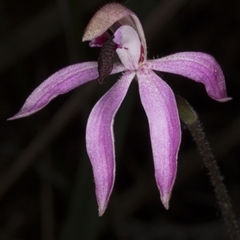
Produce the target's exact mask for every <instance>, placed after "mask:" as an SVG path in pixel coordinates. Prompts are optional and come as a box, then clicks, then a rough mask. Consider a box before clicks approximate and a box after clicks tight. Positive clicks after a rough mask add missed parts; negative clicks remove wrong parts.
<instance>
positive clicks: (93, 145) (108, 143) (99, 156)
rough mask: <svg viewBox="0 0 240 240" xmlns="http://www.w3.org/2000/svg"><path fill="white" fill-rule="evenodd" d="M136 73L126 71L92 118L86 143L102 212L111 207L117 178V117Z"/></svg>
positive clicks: (93, 110)
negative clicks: (115, 146)
mask: <svg viewBox="0 0 240 240" xmlns="http://www.w3.org/2000/svg"><path fill="white" fill-rule="evenodd" d="M134 75H135V73H132V72H126V73H125V74H124V75H123V76H122V77H121V79H120V80H118V81H117V82H116V83H115V84H114V86H113V87H112V88H111V89H110V90H109V91H108V92H107V93H106V94H105V95H104V96H103V97H102V98H101V99H100V100H99V101H98V102H97V103H96V105H95V106H94V108H93V109H92V111H91V113H90V116H89V118H88V123H87V130H86V144H87V152H88V156H89V158H90V161H91V164H92V168H93V174H94V180H95V192H96V197H97V202H98V209H99V215H100V216H101V215H103V213H104V211H105V210H106V208H107V204H108V200H109V197H110V195H111V192H112V189H113V185H114V180H115V150H114V136H113V122H114V117H115V114H116V112H117V110H118V108H119V106H120V104H121V103H122V101H123V99H124V97H125V95H126V93H127V90H128V88H129V85H130V83H131V81H132V79H133V77H134Z"/></svg>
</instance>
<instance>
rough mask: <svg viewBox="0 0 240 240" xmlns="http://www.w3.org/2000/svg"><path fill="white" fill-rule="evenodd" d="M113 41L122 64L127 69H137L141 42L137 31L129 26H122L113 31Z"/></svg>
mask: <svg viewBox="0 0 240 240" xmlns="http://www.w3.org/2000/svg"><path fill="white" fill-rule="evenodd" d="M113 41H114V42H115V43H116V44H117V46H118V47H117V49H116V52H117V54H118V56H119V58H120V60H121V62H122V64H123V65H124V66H125V67H126V68H127V69H129V70H136V69H138V63H139V59H140V54H141V43H140V40H139V37H138V34H137V32H136V31H135V30H134V29H133V28H132V27H130V26H127V25H125V26H122V27H120V28H118V30H117V31H116V32H115V33H114V39H113Z"/></svg>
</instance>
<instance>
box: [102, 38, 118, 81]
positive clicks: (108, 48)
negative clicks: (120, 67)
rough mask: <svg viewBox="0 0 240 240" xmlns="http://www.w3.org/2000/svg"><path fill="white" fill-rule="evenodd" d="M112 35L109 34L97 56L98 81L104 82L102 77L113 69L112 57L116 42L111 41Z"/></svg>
mask: <svg viewBox="0 0 240 240" xmlns="http://www.w3.org/2000/svg"><path fill="white" fill-rule="evenodd" d="M113 38H114V36H109V37H108V39H107V40H106V41H105V42H104V44H103V46H102V47H101V50H100V53H99V56H98V73H99V77H98V82H99V83H100V84H103V83H104V79H105V78H106V77H107V76H108V75H110V73H111V72H112V69H113V58H114V55H115V50H116V44H115V43H114V42H113Z"/></svg>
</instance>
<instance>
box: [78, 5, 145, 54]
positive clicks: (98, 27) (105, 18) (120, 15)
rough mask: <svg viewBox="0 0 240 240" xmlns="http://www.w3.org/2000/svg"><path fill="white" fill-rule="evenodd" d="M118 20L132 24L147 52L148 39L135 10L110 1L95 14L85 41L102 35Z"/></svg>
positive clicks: (88, 26) (86, 31)
mask: <svg viewBox="0 0 240 240" xmlns="http://www.w3.org/2000/svg"><path fill="white" fill-rule="evenodd" d="M116 22H119V23H120V24H121V25H129V26H132V27H133V28H134V29H135V30H136V31H137V33H138V35H139V38H140V39H141V43H142V45H143V48H144V52H145V53H146V52H147V47H146V39H145V36H144V32H143V28H142V25H141V22H140V21H139V19H138V17H137V15H136V14H135V13H134V12H132V11H131V10H129V9H128V8H126V7H125V6H123V5H121V4H119V3H108V4H106V5H105V6H103V7H102V8H101V9H99V10H98V11H97V12H96V13H95V14H94V16H93V17H92V18H91V20H90V22H89V23H88V25H87V27H86V29H85V31H84V34H83V38H82V40H83V42H84V41H91V40H93V39H95V38H97V37H99V36H101V35H102V34H103V33H104V32H106V31H107V30H108V29H109V28H110V27H111V26H112V25H113V24H114V23H116ZM145 55H146V54H145ZM144 57H146V56H144Z"/></svg>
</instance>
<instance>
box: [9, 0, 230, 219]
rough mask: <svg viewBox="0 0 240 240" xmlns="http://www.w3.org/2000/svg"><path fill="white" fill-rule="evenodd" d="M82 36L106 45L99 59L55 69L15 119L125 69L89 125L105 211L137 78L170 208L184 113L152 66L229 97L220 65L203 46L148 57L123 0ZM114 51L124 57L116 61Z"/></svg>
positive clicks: (138, 28)
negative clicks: (122, 122) (117, 134)
mask: <svg viewBox="0 0 240 240" xmlns="http://www.w3.org/2000/svg"><path fill="white" fill-rule="evenodd" d="M83 41H90V46H91V47H101V51H100V55H99V60H98V62H84V63H78V64H74V65H71V66H68V67H66V68H63V69H61V70H59V71H58V72H56V73H54V74H53V75H52V76H50V77H49V78H48V79H46V80H45V81H44V82H43V83H42V84H40V86H38V87H37V88H36V89H35V90H34V91H33V92H32V94H31V95H30V96H29V97H28V98H27V100H26V102H25V103H24V105H23V107H22V109H21V110H20V111H19V112H18V113H17V114H16V115H14V116H13V117H12V118H10V120H13V119H17V118H22V117H26V116H29V115H31V114H33V113H35V112H37V111H39V110H40V109H42V108H43V107H45V106H46V105H47V104H48V103H49V102H50V101H51V100H52V99H53V98H55V97H57V96H58V95H60V94H64V93H67V92H69V91H70V90H72V89H74V88H76V87H78V86H80V85H82V84H84V83H87V82H89V81H92V80H94V79H98V80H99V82H103V81H104V79H105V77H107V76H108V75H110V74H115V73H120V72H123V74H122V76H121V78H120V79H119V80H118V81H117V82H116V83H115V84H114V85H113V87H112V88H111V89H110V90H109V91H108V92H106V94H105V95H104V96H103V97H102V98H101V99H100V100H99V101H98V102H97V103H96V105H95V106H94V107H93V109H92V111H91V113H90V116H89V119H88V123H87V129H86V145H87V152H88V155H89V158H90V161H91V164H92V168H93V174H94V180H95V187H96V197H97V202H98V207H99V215H100V216H101V215H102V214H103V213H104V212H105V210H106V208H107V205H108V201H109V198H110V195H111V192H112V189H113V186H114V181H115V149H114V135H113V123H114V117H115V114H116V112H117V110H118V108H119V106H120V105H121V103H122V101H123V99H124V97H125V95H126V93H127V90H128V88H129V86H130V84H131V82H132V81H133V79H134V78H136V79H137V82H138V85H139V93H140V99H141V103H142V105H143V107H144V110H145V112H146V115H147V118H148V122H149V128H150V137H151V144H152V151H153V160H154V167H155V177H156V182H157V186H158V189H159V191H160V197H161V201H162V203H163V205H164V207H165V208H166V209H168V206H169V199H170V196H171V192H172V188H173V185H174V181H175V178H176V172H177V156H178V149H179V145H180V142H181V129H180V119H179V114H178V109H177V105H176V100H175V96H174V93H173V91H172V90H171V88H170V87H169V86H168V84H167V83H166V82H164V81H163V80H162V79H161V78H160V77H159V76H158V75H157V74H156V73H155V72H154V71H153V70H155V71H160V72H169V73H174V74H179V75H182V76H184V77H187V78H189V79H192V80H194V81H196V82H200V83H203V84H204V86H205V88H206V91H207V94H208V95H209V97H211V98H213V99H214V100H217V101H220V102H224V101H227V100H229V99H230V98H228V97H227V93H226V87H225V80H224V76H223V73H222V70H221V68H220V66H219V65H218V63H217V62H216V60H215V59H214V58H213V57H212V56H210V55H208V54H205V53H201V52H180V53H175V54H172V55H169V56H167V57H163V58H159V59H154V60H147V47H146V40H145V36H144V32H143V29H142V25H141V23H140V21H139V19H138V17H137V16H136V15H135V14H134V13H133V12H132V11H130V10H129V9H127V8H126V7H124V6H123V5H120V4H118V3H110V4H107V5H105V6H104V7H102V8H101V9H100V10H99V11H97V12H96V13H95V15H94V16H93V18H92V19H91V20H90V22H89V24H88V26H87V27H86V30H85V33H84V35H83ZM115 53H117V55H118V57H119V60H120V62H117V63H114V62H113V57H114V55H115Z"/></svg>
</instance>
